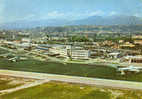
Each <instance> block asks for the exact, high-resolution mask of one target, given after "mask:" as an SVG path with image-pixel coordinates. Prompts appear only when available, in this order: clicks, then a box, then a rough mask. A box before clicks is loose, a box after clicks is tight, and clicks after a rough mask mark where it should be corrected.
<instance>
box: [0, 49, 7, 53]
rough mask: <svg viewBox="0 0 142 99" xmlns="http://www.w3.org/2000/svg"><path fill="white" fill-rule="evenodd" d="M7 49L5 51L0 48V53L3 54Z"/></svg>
mask: <svg viewBox="0 0 142 99" xmlns="http://www.w3.org/2000/svg"><path fill="white" fill-rule="evenodd" d="M7 52H8V51H6V50H3V49H0V54H5V53H7Z"/></svg>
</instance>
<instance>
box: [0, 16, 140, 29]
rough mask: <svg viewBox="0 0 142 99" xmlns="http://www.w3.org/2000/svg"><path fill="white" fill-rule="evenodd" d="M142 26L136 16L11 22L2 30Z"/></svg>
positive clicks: (2, 25) (1, 25) (3, 25)
mask: <svg viewBox="0 0 142 99" xmlns="http://www.w3.org/2000/svg"><path fill="white" fill-rule="evenodd" d="M136 24H142V18H141V17H136V16H124V15H119V16H106V17H102V16H91V17H88V18H86V19H81V20H64V19H52V20H32V21H27V20H21V21H16V22H9V23H4V24H0V28H2V29H25V28H35V27H46V26H65V25H106V26H107V25H136Z"/></svg>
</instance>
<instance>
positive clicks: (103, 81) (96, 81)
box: [0, 70, 142, 90]
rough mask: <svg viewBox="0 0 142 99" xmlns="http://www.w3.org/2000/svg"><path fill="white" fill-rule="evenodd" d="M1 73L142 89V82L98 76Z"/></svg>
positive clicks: (2, 73) (10, 71) (3, 72)
mask: <svg viewBox="0 0 142 99" xmlns="http://www.w3.org/2000/svg"><path fill="white" fill-rule="evenodd" d="M0 75H9V76H16V77H24V78H34V79H40V80H53V81H63V82H71V83H81V84H87V85H98V86H106V87H114V88H126V89H136V90H142V83H141V82H130V81H120V80H107V79H98V78H87V77H77V76H65V75H55V74H45V73H33V72H22V71H12V70H0Z"/></svg>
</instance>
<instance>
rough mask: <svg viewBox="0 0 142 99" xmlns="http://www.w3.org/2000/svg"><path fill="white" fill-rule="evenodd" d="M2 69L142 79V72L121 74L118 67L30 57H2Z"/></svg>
mask: <svg viewBox="0 0 142 99" xmlns="http://www.w3.org/2000/svg"><path fill="white" fill-rule="evenodd" d="M0 69H8V70H18V71H30V72H40V73H52V74H61V75H73V76H83V77H96V78H105V79H117V80H129V81H139V82H141V81H142V73H138V74H134V73H133V74H127V75H125V76H122V75H120V73H118V72H117V71H116V69H114V68H111V67H105V66H94V65H83V64H71V63H70V64H62V63H55V62H44V61H37V60H33V59H29V60H26V61H19V62H10V61H8V60H6V59H2V58H1V59H0Z"/></svg>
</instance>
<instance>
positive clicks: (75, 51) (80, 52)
mask: <svg viewBox="0 0 142 99" xmlns="http://www.w3.org/2000/svg"><path fill="white" fill-rule="evenodd" d="M49 51H50V52H52V53H55V54H60V56H62V57H66V58H69V57H70V58H72V59H89V57H90V51H89V50H84V49H82V48H80V47H72V46H71V45H57V46H53V47H52V48H50V49H49Z"/></svg>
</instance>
